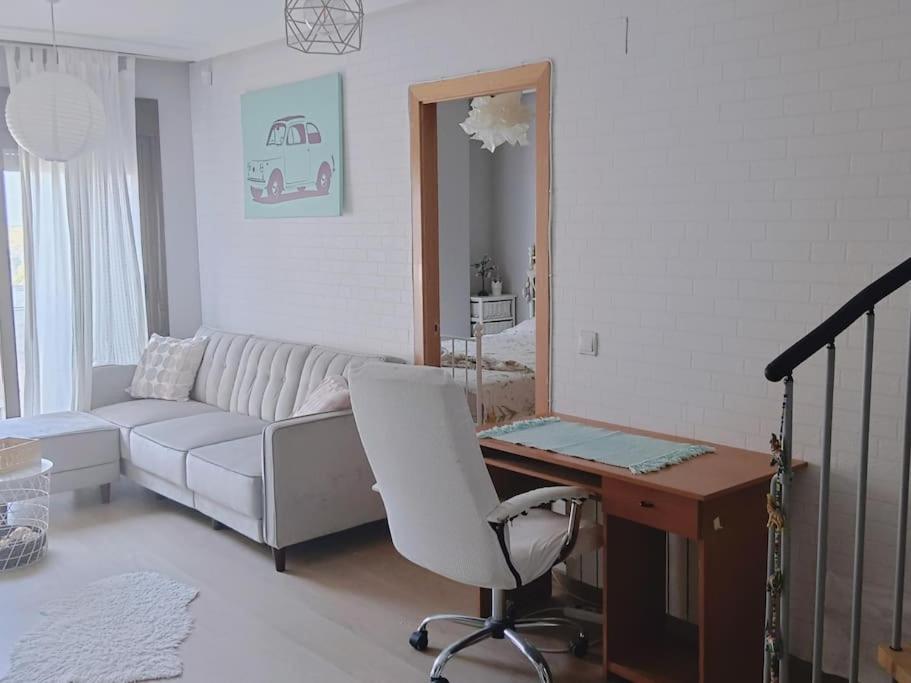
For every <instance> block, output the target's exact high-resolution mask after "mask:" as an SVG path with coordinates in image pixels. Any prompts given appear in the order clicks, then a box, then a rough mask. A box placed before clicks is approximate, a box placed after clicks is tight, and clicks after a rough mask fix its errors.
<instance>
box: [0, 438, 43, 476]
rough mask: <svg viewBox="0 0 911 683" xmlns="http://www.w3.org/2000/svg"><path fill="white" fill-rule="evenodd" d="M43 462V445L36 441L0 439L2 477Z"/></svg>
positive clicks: (0, 471)
mask: <svg viewBox="0 0 911 683" xmlns="http://www.w3.org/2000/svg"><path fill="white" fill-rule="evenodd" d="M40 462H41V444H40V443H39V442H38V441H36V440H35V439H17V438H13V437H7V438H5V439H0V475H2V474H6V473H7V472H11V471H13V470H18V469H22V468H25V467H32V466H35V465H37V464H38V463H40Z"/></svg>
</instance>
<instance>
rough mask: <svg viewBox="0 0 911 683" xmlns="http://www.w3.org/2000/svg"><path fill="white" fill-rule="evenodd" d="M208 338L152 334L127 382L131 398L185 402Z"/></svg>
mask: <svg viewBox="0 0 911 683" xmlns="http://www.w3.org/2000/svg"><path fill="white" fill-rule="evenodd" d="M208 341H209V340H208V339H205V338H202V339H199V338H193V339H175V338H174V337H162V336H161V335H158V334H153V335H152V337H151V339H149V343H148V345H147V346H146V348H145V350H144V351H143V352H142V358H140V359H139V365H137V366H136V372H134V373H133V382H132V383H131V384H130V389H129V394H130V396H132V397H133V398H161V399H164V400H166V401H186V400H187V399H188V398H189V397H190V389H191V388H192V387H193V382H195V381H196V373H197V372H198V371H199V365H200V364H201V363H202V357H203V354H204V353H205V352H206V344H207V343H208Z"/></svg>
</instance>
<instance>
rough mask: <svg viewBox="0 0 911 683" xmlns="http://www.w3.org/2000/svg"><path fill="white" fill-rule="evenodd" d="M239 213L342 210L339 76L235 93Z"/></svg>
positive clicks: (327, 213)
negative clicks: (240, 149)
mask: <svg viewBox="0 0 911 683" xmlns="http://www.w3.org/2000/svg"><path fill="white" fill-rule="evenodd" d="M240 105H241V107H240V108H241V126H242V129H243V141H244V215H245V216H246V217H247V218H297V217H302V216H340V215H341V214H342V188H343V186H344V183H343V181H342V179H343V178H344V175H343V165H342V76H341V74H330V75H329V76H323V77H321V78H314V79H311V80H307V81H300V82H298V83H289V84H287V85H280V86H276V87H273V88H266V89H265V90H256V91H253V92H248V93H244V94H243V95H242V96H241V103H240Z"/></svg>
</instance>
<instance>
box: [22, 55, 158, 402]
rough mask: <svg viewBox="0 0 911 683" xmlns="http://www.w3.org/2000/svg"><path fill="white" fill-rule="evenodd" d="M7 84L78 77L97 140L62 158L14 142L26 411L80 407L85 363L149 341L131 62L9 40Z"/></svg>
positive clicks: (121, 359)
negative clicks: (88, 96)
mask: <svg viewBox="0 0 911 683" xmlns="http://www.w3.org/2000/svg"><path fill="white" fill-rule="evenodd" d="M6 63H7V68H8V71H9V81H10V88H11V90H13V91H15V89H16V87H17V86H18V84H19V83H21V82H22V81H24V80H26V79H28V78H29V77H30V76H32V75H35V74H37V73H40V72H41V71H44V70H60V71H63V72H65V73H69V74H72V75H74V76H76V77H78V78H80V79H82V80H83V81H85V82H86V83H87V84H88V85H89V86H90V87H91V88H92V89H93V90H94V91H95V92H96V93H97V94H98V96H99V97H100V98H101V101H102V102H103V104H104V109H105V114H106V117H107V128H106V131H105V136H104V142H103V143H102V144H101V145H99V146H98V147H96V148H95V149H94V150H93V151H91V152H90V153H88V154H85V155H83V156H81V157H79V158H77V159H74V160H71V161H69V162H65V163H54V162H47V161H43V160H41V159H38V158H37V157H35V156H33V155H32V154H29V153H28V152H26V151H25V150H22V149H20V152H19V154H20V161H21V170H22V188H23V190H22V192H23V214H24V216H23V217H24V222H25V270H26V296H25V334H24V336H25V339H24V352H25V373H24V374H25V376H24V386H23V414H25V415H35V414H39V413H46V412H53V411H57V410H72V409H77V410H78V409H85V408H87V407H88V405H89V400H90V397H91V379H92V365H93V364H102V363H135V362H136V360H137V359H138V357H139V355H140V353H141V352H142V348H143V346H144V345H145V341H146V322H145V320H146V316H145V302H144V297H143V282H142V269H141V266H140V262H141V248H140V243H139V204H138V189H137V177H136V176H137V174H136V128H135V126H136V123H135V121H136V119H135V116H136V115H135V91H136V84H135V62H134V60H133V59H132V58H125V57H120V56H118V55H115V54H110V53H103V52H94V51H87V50H75V49H69V48H61V49H60V50H59V54H55V52H54V50H53V49H51V48H37V47H25V46H7V47H6Z"/></svg>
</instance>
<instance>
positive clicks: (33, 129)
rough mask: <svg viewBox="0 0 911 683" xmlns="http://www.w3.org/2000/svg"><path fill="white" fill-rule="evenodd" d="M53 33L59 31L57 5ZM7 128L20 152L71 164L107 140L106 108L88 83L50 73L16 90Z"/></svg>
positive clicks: (8, 108) (9, 101) (8, 107)
mask: <svg viewBox="0 0 911 683" xmlns="http://www.w3.org/2000/svg"><path fill="white" fill-rule="evenodd" d="M58 1H59V0H48V2H49V3H50V5H51V31H52V33H53V41H54V51H55V52H56V50H57V31H56V26H55V25H54V5H55V4H56V3H57V2H58ZM6 125H7V128H9V132H10V134H11V135H12V136H13V139H14V140H15V141H16V142H17V143H18V144H19V146H20V147H22V148H23V149H25V150H26V151H28V152H30V153H32V154H34V155H35V156H36V157H38V158H40V159H44V160H46V161H69V160H70V159H73V158H75V157H77V156H79V155H81V154H84V153H86V152H88V151H90V150H91V149H92V148H93V147H94V146H95V145H97V144H98V143H99V142H100V141H101V139H102V138H103V137H104V131H105V127H106V119H105V115H104V105H103V104H102V103H101V99H100V98H99V97H98V95H96V94H95V91H94V90H92V89H91V88H90V87H89V86H88V85H87V84H86V83H85V82H83V81H81V80H79V79H78V78H76V77H75V76H71V75H69V74H65V73H61V72H59V71H44V72H41V73H39V74H37V75H35V76H32V77H30V78H28V79H26V80H24V81H22V82H21V83H19V84H18V85H16V86H15V87H14V88H13V89H12V92H10V95H9V98H8V99H7V101H6Z"/></svg>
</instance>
